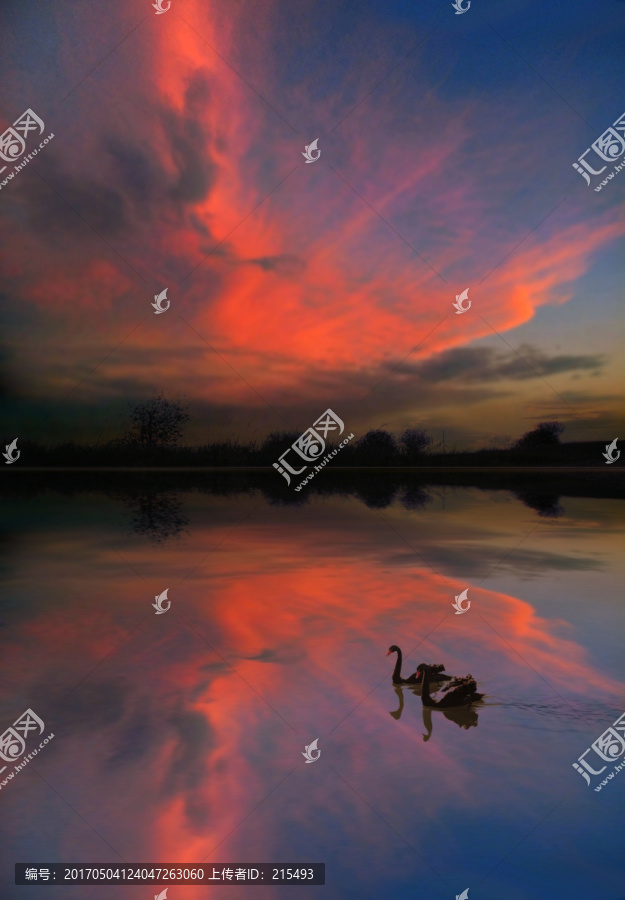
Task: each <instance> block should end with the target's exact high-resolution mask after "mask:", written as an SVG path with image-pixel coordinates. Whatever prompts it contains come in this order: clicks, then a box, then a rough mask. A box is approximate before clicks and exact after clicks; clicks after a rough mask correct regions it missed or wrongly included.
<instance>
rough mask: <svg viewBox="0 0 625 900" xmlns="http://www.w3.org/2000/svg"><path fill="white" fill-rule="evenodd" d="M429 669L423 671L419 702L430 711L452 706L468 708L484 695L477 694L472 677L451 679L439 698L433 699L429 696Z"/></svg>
mask: <svg viewBox="0 0 625 900" xmlns="http://www.w3.org/2000/svg"><path fill="white" fill-rule="evenodd" d="M430 682H431V676H430V669H429V666H425V667H424V669H423V687H422V689H421V702H422V703H423V705H424V706H427V707H429V708H430V709H449V708H450V707H452V706H470V705H471V704H472V703H475V702H476V701H477V700H481V699H482V697H483V696H484V694H478V692H477V690H476V688H477V684H476V682H475V678H474V677H473V676H472V675H465V677H464V678H452V679H451V681H450V682H449V683H448V684H446V685H445V687H444V688H442V690H441V692H440V693H441V696H440V697H439V698H438V699H435V698H434V697H432V696H431V695H430Z"/></svg>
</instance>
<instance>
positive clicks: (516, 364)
mask: <svg viewBox="0 0 625 900" xmlns="http://www.w3.org/2000/svg"><path fill="white" fill-rule="evenodd" d="M605 362H606V361H605V359H604V357H603V356H600V355H595V356H585V355H579V356H574V355H573V354H560V355H559V356H548V355H547V354H546V353H544V352H543V351H542V350H539V349H538V348H536V347H532V346H530V345H529V344H522V345H521V346H520V347H519V349H518V355H517V354H516V353H512V352H511V353H499V352H497V351H496V350H494V349H493V348H492V347H483V348H479V347H463V348H458V349H453V350H445V351H444V352H443V353H440V354H438V355H437V356H435V357H433V358H432V359H427V360H425V361H424V362H418V363H413V362H402V363H400V365H399V366H398V367H397V369H395V372H396V373H397V374H404V375H417V376H418V377H419V378H421V379H423V381H425V382H430V383H436V382H439V381H453V380H454V379H456V378H458V379H462V380H463V381H464V382H472V383H475V382H480V381H484V382H485V381H489V382H492V381H493V380H496V379H507V380H511V381H523V380H527V379H529V378H537V377H538V376H545V375H556V374H560V373H562V372H577V371H584V372H589V371H591V372H593V373H594V372H599V371H600V370H601V369H602V368H603V366H604V365H605Z"/></svg>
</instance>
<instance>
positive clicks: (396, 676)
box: [393, 650, 402, 681]
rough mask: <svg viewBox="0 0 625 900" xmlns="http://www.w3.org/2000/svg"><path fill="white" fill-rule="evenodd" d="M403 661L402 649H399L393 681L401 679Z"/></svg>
mask: <svg viewBox="0 0 625 900" xmlns="http://www.w3.org/2000/svg"><path fill="white" fill-rule="evenodd" d="M401 663H402V656H401V650H398V651H397V662H396V663H395V671H394V672H393V681H399V680H400V679H401Z"/></svg>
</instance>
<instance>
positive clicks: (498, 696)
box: [0, 487, 625, 900]
mask: <svg viewBox="0 0 625 900" xmlns="http://www.w3.org/2000/svg"><path fill="white" fill-rule="evenodd" d="M413 501H414V502H412V503H410V502H408V503H405V502H404V503H400V502H399V501H396V502H393V503H391V504H390V505H387V506H385V507H384V508H376V507H375V506H366V505H365V504H363V503H362V502H360V501H359V500H357V499H355V498H353V497H337V496H332V495H328V496H326V497H319V496H313V495H311V496H310V497H309V498H308V502H306V503H305V504H303V505H299V506H297V507H293V506H287V505H282V504H279V503H275V502H268V501H267V500H266V499H265V498H264V497H263V495H262V494H260V493H257V492H255V491H250V492H249V493H247V494H245V495H235V496H227V497H226V496H222V497H219V496H209V495H201V494H198V493H193V492H189V493H185V494H183V495H180V496H165V497H163V496H161V497H160V498H159V496H158V495H154V496H152V497H147V498H143V499H140V500H138V501H137V500H136V498H135V499H134V500H132V501H130V502H124V501H123V498H122V499H119V498H116V497H111V496H105V495H103V494H99V493H98V492H97V490H92V491H88V492H84V493H80V494H76V495H72V496H63V495H61V494H60V493H55V492H48V493H42V494H38V495H35V496H30V497H26V498H25V497H20V498H17V497H16V498H14V499H13V500H8V501H6V502H5V503H4V504H3V521H4V526H3V533H4V542H3V552H2V556H1V563H2V569H3V579H4V586H3V598H4V600H3V616H2V626H3V627H2V631H1V632H0V634H1V635H2V657H1V661H0V677H1V679H2V686H3V691H2V705H1V709H0V712H1V714H2V723H3V724H2V729H4V728H6V727H7V726H9V725H10V724H11V723H12V722H13V721H14V720H15V719H16V718H17V717H18V715H19V714H20V713H21V712H22V711H23V710H24V709H26V708H27V707H31V708H32V709H33V710H34V711H35V713H37V714H38V715H39V716H40V717H41V718H42V719H43V720H44V721H45V726H46V733H48V732H54V735H55V737H54V740H53V741H51V742H50V744H49V745H48V746H47V747H46V748H45V749H44V750H42V751H41V752H40V754H39V755H38V757H37V759H35V760H33V761H32V762H31V763H30V764H29V765H28V766H27V767H26V768H25V769H24V771H21V772H20V773H19V774H18V775H16V776H15V778H14V780H13V781H11V782H10V783H8V784H7V785H6V786H5V787H3V788H2V790H0V809H1V812H2V815H1V817H0V822H1V827H2V838H1V839H2V847H3V853H2V860H3V861H2V863H1V871H0V878H1V880H2V885H3V887H2V890H1V892H0V893H1V895H2V897H3V898H7V900H13V898H17V897H19V898H22V900H30V898H31V897H37V898H43V897H44V896H48V895H47V894H46V892H45V891H42V890H41V889H40V888H38V887H36V886H34V885H33V886H27V887H16V886H14V885H12V882H13V880H14V879H13V864H14V863H15V862H16V861H20V862H40V863H45V862H51V861H63V862H65V861H67V862H71V861H75V862H91V863H94V864H95V863H100V864H105V863H108V864H114V865H121V864H123V863H124V861H130V862H141V861H149V862H168V863H171V862H177V863H185V862H194V863H197V862H200V861H204V862H205V864H206V866H207V867H208V865H209V864H210V863H211V862H226V863H228V862H230V863H235V862H251V863H254V862H260V861H266V862H273V861H275V862H285V863H294V862H306V861H309V862H325V863H326V867H327V868H326V878H327V883H326V886H325V887H306V888H304V887H274V888H271V887H264V886H261V887H255V888H252V887H250V888H244V887H242V886H239V887H237V886H236V884H235V885H233V886H226V887H212V888H211V887H182V886H176V887H171V888H170V890H169V896H168V900H178V898H188V900H194V898H206V897H213V896H214V897H216V898H223V900H227V898H243V897H246V898H247V897H250V898H252V897H253V898H256V900H263V898H274V897H276V898H278V897H279V898H290V897H294V898H303V897H308V898H317V897H318V898H328V900H330V898H332V900H335V898H337V900H338V898H354V900H356V898H358V900H369V898H371V900H381V898H388V897H396V898H416V900H420V898H423V900H439V898H440V900H453V898H454V897H455V896H456V894H460V893H461V892H462V891H463V890H464V889H465V888H467V887H468V888H469V897H470V900H502V898H504V897H505V898H506V900H527V898H530V897H531V898H545V900H547V898H548V900H553V898H567V900H593V898H602V900H606V898H607V900H619V898H623V897H625V890H624V888H623V881H622V851H623V839H622V817H623V801H624V799H625V775H624V776H623V777H622V779H621V780H620V781H619V780H618V778H615V779H614V780H613V781H611V782H610V783H609V785H608V786H607V787H606V788H605V789H604V790H602V792H601V793H596V792H594V791H593V790H592V789H591V788H589V787H587V785H586V783H585V781H584V780H583V779H582V778H581V777H580V776H579V775H578V774H577V773H576V772H575V770H574V769H573V768H572V763H573V762H575V760H576V759H577V757H578V756H579V755H580V754H581V753H582V752H583V751H584V750H585V749H586V748H587V747H588V746H589V745H590V744H591V742H592V741H594V740H595V739H596V738H597V737H599V735H600V734H601V733H602V732H603V731H604V730H605V729H606V728H607V727H608V726H609V725H611V724H612V722H613V721H614V720H615V719H616V718H617V717H618V715H620V714H621V713H622V712H623V711H624V710H625V664H624V657H623V651H622V645H623V633H624V624H625V623H624V617H623V599H622V598H623V585H624V584H625V572H624V569H625V554H624V553H623V548H624V540H623V537H624V531H625V503H624V502H623V501H622V500H606V499H602V500H593V499H568V498H564V499H563V500H561V508H560V514H559V515H557V516H553V515H552V516H545V515H543V516H541V515H540V514H539V513H538V512H537V511H536V510H535V509H531V508H529V507H528V506H527V505H524V504H523V503H521V502H520V501H519V500H518V499H516V498H515V497H514V496H513V495H512V494H511V493H509V492H507V491H487V490H477V489H472V488H456V489H453V488H445V487H434V488H428V489H427V490H426V491H424V492H423V493H422V494H420V495H419V496H418V497H415V498H413ZM165 588H167V589H168V596H169V599H170V600H171V608H170V610H169V611H168V612H167V614H165V615H156V614H155V611H154V609H153V608H152V607H151V604H152V603H153V602H154V598H155V595H157V594H160V593H161V592H162V591H164V590H165ZM464 588H469V594H468V596H469V599H470V600H471V608H470V610H469V612H468V613H467V614H464V615H454V610H453V609H452V607H451V603H452V601H453V599H454V595H455V594H458V593H459V592H460V591H461V590H463V589H464ZM394 643H396V644H399V645H400V646H401V648H402V649H403V652H404V674H405V675H407V674H410V673H411V672H413V671H414V669H415V667H416V665H417V664H418V663H419V662H422V661H426V662H442V663H444V664H445V666H446V668H447V671H448V672H450V673H454V674H460V675H464V674H466V673H468V672H471V673H472V674H473V675H474V676H475V678H476V679H477V680H478V682H479V685H480V690H482V691H484V692H485V694H486V697H485V700H484V701H483V702H482V703H480V704H478V705H477V706H475V707H474V708H473V709H472V710H471V711H470V712H468V713H467V712H465V713H455V714H447V715H445V714H444V713H442V712H440V711H432V712H430V713H425V714H424V712H423V709H422V705H421V699H420V696H419V695H418V694H417V693H415V692H414V691H413V690H411V689H410V688H394V687H393V685H392V684H391V679H390V675H391V671H392V666H393V663H392V658H387V657H386V651H387V649H388V647H389V645H390V644H394ZM314 739H319V748H320V749H321V756H320V758H319V760H318V761H317V762H315V763H314V764H312V765H307V764H305V762H304V757H303V756H302V752H303V750H304V747H305V745H307V744H309V743H310V742H311V741H313V740H314ZM160 890H161V888H158V889H157V888H154V887H151V886H144V887H135V886H133V887H121V886H120V887H74V888H67V887H63V888H60V889H55V890H53V891H51V895H52V896H55V897H59V896H60V897H61V898H62V900H65V898H72V897H76V898H81V900H82V898H87V900H92V898H94V900H95V898H111V900H114V898H124V900H125V898H135V897H136V898H142V897H145V898H152V897H153V896H154V895H155V894H157V893H158V892H159V891H160Z"/></svg>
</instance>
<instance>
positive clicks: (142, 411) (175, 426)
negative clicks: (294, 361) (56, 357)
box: [20, 393, 602, 468]
mask: <svg viewBox="0 0 625 900" xmlns="http://www.w3.org/2000/svg"><path fill="white" fill-rule="evenodd" d="M189 420H190V416H189V413H188V411H187V407H186V406H184V405H183V404H182V403H181V402H180V400H170V399H167V397H165V396H164V394H162V393H157V394H155V395H154V396H153V397H152V398H151V399H149V400H147V401H144V402H141V403H135V404H132V405H131V406H130V409H129V414H128V419H127V423H126V430H125V431H124V433H123V434H122V436H121V437H119V438H114V439H113V440H109V441H105V442H100V443H97V444H84V443H78V442H76V441H67V442H65V443H61V444H57V445H56V446H47V445H43V444H40V443H38V442H33V441H28V440H27V439H24V440H20V447H21V450H22V453H23V463H22V464H23V465H27V466H70V467H71V466H106V467H108V466H147V467H151V466H182V467H192V466H198V467H205V466H215V467H229V466H252V467H256V466H271V465H272V464H273V463H274V462H276V461H277V460H278V458H279V457H280V456H281V455H282V454H283V453H284V452H285V451H286V450H287V449H288V448H289V447H290V446H291V444H292V443H293V442H294V441H295V440H297V438H298V437H300V434H301V432H299V431H298V432H290V431H274V432H271V433H270V434H268V435H267V437H266V438H265V439H264V440H263V441H260V442H258V441H253V440H250V441H240V440H222V441H213V442H210V443H206V444H202V445H198V446H189V445H185V444H183V443H182V438H183V431H184V426H185V424H186V423H187V422H188V421H189ZM563 431H564V425H563V424H562V423H561V422H557V421H545V422H539V423H538V424H537V425H536V426H535V427H534V428H533V429H532V430H530V431H527V432H525V434H523V435H522V436H521V437H520V438H519V439H518V440H517V441H515V442H514V443H512V444H511V445H510V446H507V447H501V448H489V449H483V450H474V451H456V450H455V449H452V450H446V449H445V448H444V447H442V446H441V445H440V444H434V441H433V439H432V437H431V436H430V435H429V434H428V433H427V431H426V430H425V429H424V428H421V427H414V428H406V429H404V430H403V431H402V432H401V434H399V436H398V437H396V436H395V435H394V434H392V433H391V432H389V431H386V430H384V429H383V428H373V429H370V430H369V431H367V432H366V433H365V434H364V435H362V436H361V437H357V438H356V440H353V441H351V442H350V444H348V445H347V446H345V447H344V448H343V449H342V451H341V457H340V462H339V461H338V460H337V464H338V465H339V467H341V468H345V467H357V466H382V467H397V466H448V465H449V466H451V465H458V466H467V465H477V466H514V465H540V464H542V465H598V464H599V463H600V461H601V460H600V456H598V455H597V454H598V450H599V443H600V442H584V443H571V444H563V443H562V442H561V440H560V438H561V435H562V433H563ZM337 444H338V441H336V443H328V447H327V449H330V450H332V449H334V447H335V446H336V445H337ZM327 449H326V451H325V452H327ZM601 449H602V448H601ZM302 464H303V461H302Z"/></svg>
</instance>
